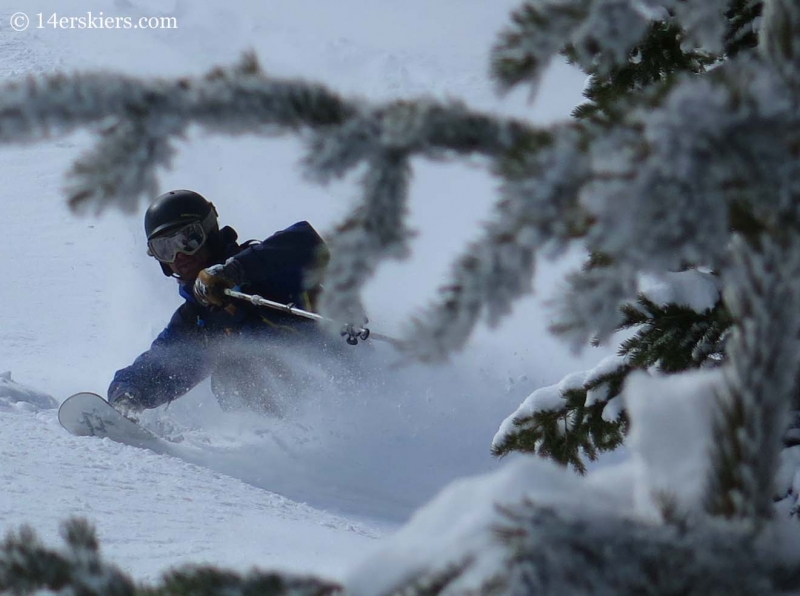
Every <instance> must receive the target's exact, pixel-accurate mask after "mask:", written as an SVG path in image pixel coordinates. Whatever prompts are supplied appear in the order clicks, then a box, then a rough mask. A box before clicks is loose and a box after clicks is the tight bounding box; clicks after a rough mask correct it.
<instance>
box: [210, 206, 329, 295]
mask: <svg viewBox="0 0 800 596" xmlns="http://www.w3.org/2000/svg"><path fill="white" fill-rule="evenodd" d="M329 258H330V255H329V253H328V249H327V246H326V245H325V242H324V241H323V240H322V238H321V237H320V236H319V234H317V232H316V230H315V229H314V228H313V227H311V225H310V224H309V223H308V222H305V221H301V222H298V223H296V224H294V225H293V226H291V227H289V228H286V229H285V230H282V231H280V232H278V233H276V234H273V235H272V236H270V237H269V238H267V239H266V240H264V241H263V242H260V243H258V244H254V245H253V246H250V247H249V248H247V249H245V250H243V251H242V252H240V253H239V254H238V255H236V256H234V257H232V258H231V259H229V260H228V262H227V263H226V264H225V265H224V267H226V268H230V269H232V270H234V271H235V275H234V278H236V280H237V281H238V282H239V283H237V284H236V285H240V286H242V287H244V288H245V289H246V288H248V286H249V287H251V288H257V289H265V290H267V291H270V290H271V291H274V292H277V293H279V294H286V295H291V296H294V297H295V298H296V299H299V297H300V296H301V295H302V293H303V292H305V291H306V290H310V289H312V288H314V287H315V286H317V285H318V284H319V281H320V277H321V273H322V270H323V269H324V268H325V266H326V265H327V263H328V260H329Z"/></svg>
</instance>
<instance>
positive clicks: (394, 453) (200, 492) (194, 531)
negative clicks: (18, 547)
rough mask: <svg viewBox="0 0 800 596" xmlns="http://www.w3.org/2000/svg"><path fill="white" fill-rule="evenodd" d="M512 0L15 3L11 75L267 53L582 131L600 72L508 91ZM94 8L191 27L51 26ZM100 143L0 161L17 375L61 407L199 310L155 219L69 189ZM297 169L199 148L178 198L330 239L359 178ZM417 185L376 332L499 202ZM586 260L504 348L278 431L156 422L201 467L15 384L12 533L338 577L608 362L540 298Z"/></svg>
mask: <svg viewBox="0 0 800 596" xmlns="http://www.w3.org/2000/svg"><path fill="white" fill-rule="evenodd" d="M515 5H516V2H515V1H511V0H496V1H494V2H490V3H489V2H473V1H470V2H466V3H465V2H463V0H462V1H461V2H456V1H455V0H437V1H436V2H422V1H421V0H409V1H407V2H404V3H398V2H395V1H388V0H373V1H372V2H370V3H364V2H360V1H355V0H339V1H338V2H335V3H331V2H322V1H321V0H315V1H311V0H293V1H292V2H275V1H270V2H264V1H255V0H241V1H239V2H236V3H223V4H220V3H217V2H210V1H204V2H193V3H190V2H188V1H184V0H174V1H168V2H157V1H155V0H150V1H148V0H130V1H128V0H115V1H113V2H112V1H103V0H57V1H56V0H24V1H23V0H18V1H17V2H16V3H15V0H3V2H2V3H0V52H2V60H0V80H2V81H6V80H12V79H14V78H18V77H24V76H27V75H28V74H31V73H33V74H36V73H48V72H53V71H56V70H65V71H75V70H89V69H113V70H116V71H120V72H124V73H128V74H133V75H144V76H177V75H186V74H192V75H196V74H202V73H204V72H205V71H207V70H208V69H210V68H211V67H213V66H215V65H219V64H231V63H233V62H235V61H236V60H237V59H238V58H239V57H240V55H241V53H242V52H243V51H245V50H248V49H253V50H254V51H255V52H256V54H257V56H258V58H259V60H260V62H261V64H262V66H263V68H264V70H265V71H266V72H267V73H269V74H272V75H275V76H281V77H300V78H306V79H311V80H316V81H320V82H323V83H325V84H327V85H328V86H330V87H331V88H332V89H334V90H337V91H340V92H342V93H345V94H348V95H353V96H361V97H366V98H369V99H372V100H385V99H389V98H395V97H416V96H420V95H431V96H434V97H436V98H438V99H446V98H463V99H465V100H466V101H467V102H468V103H469V105H470V106H471V107H473V108H476V109H481V110H486V111H492V112H498V113H503V114H509V115H516V116H520V117H524V118H527V119H531V120H533V121H539V122H547V121H552V120H554V119H559V118H566V117H568V115H569V112H570V110H571V109H572V107H573V106H574V105H576V104H577V103H578V102H579V101H580V100H581V96H580V91H581V89H582V86H583V82H584V77H583V75H582V74H581V73H579V72H577V71H574V70H572V69H570V68H568V67H567V66H565V65H561V64H559V65H556V66H554V67H553V69H552V70H551V72H550V74H549V76H548V78H547V81H546V83H545V85H544V87H543V92H542V94H541V95H540V96H538V97H537V98H536V100H535V101H534V102H531V101H530V98H529V97H527V96H526V94H525V93H514V94H512V95H511V96H509V97H506V98H503V99H500V98H498V97H497V96H496V95H495V93H494V92H493V89H492V87H491V84H490V82H489V80H488V77H487V76H486V73H487V71H488V63H487V55H488V50H489V47H490V45H491V43H492V42H493V40H494V36H495V35H496V33H497V31H498V30H499V29H500V28H501V27H502V26H503V25H504V24H505V23H506V22H507V19H508V13H509V11H510V9H511V8H513V7H514V6H515ZM17 11H25V12H26V13H27V15H28V16H29V17H30V18H31V21H32V24H31V27H30V28H29V29H28V30H26V31H24V32H17V31H14V30H13V29H12V28H11V27H10V26H9V17H10V16H11V15H12V14H13V13H15V12H17ZM88 11H92V12H93V13H94V14H95V15H97V14H99V13H100V12H101V11H102V12H103V13H104V15H105V16H132V17H134V18H138V17H140V16H161V15H170V16H174V17H175V18H176V19H177V23H178V29H177V30H172V29H170V30H166V29H164V30H97V29H94V30H76V29H73V30H54V29H53V28H51V27H46V28H44V29H37V28H36V24H37V20H38V17H37V16H36V15H37V14H38V13H42V15H43V18H44V20H45V21H46V20H47V18H48V17H49V16H50V15H52V14H53V13H55V14H57V15H58V16H85V15H86V13H87V12H88ZM88 140H89V137H88V135H87V136H84V135H74V136H71V137H67V138H61V139H56V140H54V141H53V142H51V143H47V144H39V145H35V146H16V147H3V148H0V173H1V174H2V176H3V185H2V195H3V198H2V200H1V201H0V218H1V220H2V221H3V223H4V225H3V233H2V234H0V266H1V267H2V272H3V281H2V282H0V304H2V305H3V314H2V318H0V373H2V372H3V371H10V372H11V373H12V377H13V380H14V381H17V382H19V383H22V384H24V385H26V386H29V387H34V388H36V389H39V390H41V391H44V392H47V393H49V394H51V395H53V396H55V398H56V400H57V401H58V402H60V401H62V400H63V399H64V398H66V397H67V396H68V395H70V394H72V393H74V392H77V391H82V390H84V391H96V392H98V393H101V394H105V389H106V387H107V385H108V383H109V381H110V379H111V377H112V375H113V373H114V371H115V370H116V369H118V368H120V367H122V366H125V365H127V364H128V363H130V361H131V360H132V359H133V358H134V357H135V356H136V355H137V354H139V353H140V352H141V351H142V350H144V349H146V348H147V346H148V345H149V343H150V341H152V339H153V337H154V336H155V335H156V334H157V333H158V332H159V331H160V330H161V329H162V328H163V326H164V324H165V323H166V321H167V320H168V318H169V316H170V315H171V313H172V311H173V310H174V309H175V308H176V306H177V305H178V304H179V303H180V299H179V297H178V296H177V292H176V287H175V284H174V283H173V282H172V281H170V280H167V279H166V278H164V277H163V276H162V275H161V273H160V270H159V268H158V267H157V265H156V264H155V263H154V262H153V261H152V259H150V258H148V257H147V256H146V254H145V244H144V239H143V234H142V229H141V215H142V212H143V210H142V211H140V213H139V214H137V215H136V216H134V217H126V216H123V215H122V214H119V213H116V212H108V213H104V214H102V215H101V216H100V217H99V218H94V217H84V218H76V217H75V216H74V215H72V214H71V213H69V211H68V209H67V208H66V206H65V203H64V200H63V196H62V194H61V186H62V182H63V175H64V172H65V171H66V169H67V168H68V166H69V165H70V163H71V162H72V161H73V160H74V159H75V158H76V157H77V156H78V155H79V154H80V153H81V152H82V151H83V150H84V149H85V148H86V147H87V146H88V144H87V141H88ZM299 156H300V151H299V145H298V144H297V142H296V141H294V140H291V139H274V140H263V139H253V138H248V137H242V138H234V139H228V138H221V137H215V136H208V135H205V134H201V133H198V132H195V133H194V134H192V135H190V136H189V138H187V139H186V140H185V142H184V143H183V144H182V145H181V146H180V153H179V156H178V159H177V160H176V163H175V167H174V168H173V169H172V170H171V171H169V172H165V173H164V174H163V175H162V177H161V187H162V190H167V189H170V188H191V189H193V190H197V191H199V192H201V193H202V194H204V195H205V196H206V197H207V198H209V199H210V200H212V201H213V202H214V203H215V204H216V205H217V208H218V210H219V213H220V218H221V222H222V223H223V224H227V225H232V226H233V227H235V228H236V229H237V230H238V232H239V235H240V238H242V239H248V238H264V237H266V236H267V235H269V234H271V233H273V232H274V231H276V230H279V229H282V228H284V227H286V226H288V225H290V224H292V223H294V222H295V221H298V220H301V219H307V220H309V221H310V222H311V223H312V224H313V225H314V226H315V227H316V228H317V229H318V230H319V231H320V232H321V233H322V234H323V235H324V234H325V231H326V230H328V229H330V228H331V227H332V226H333V225H334V224H335V223H336V221H337V219H338V218H339V217H340V216H341V215H342V214H343V213H344V211H345V208H346V207H347V205H348V204H349V201H350V199H351V198H352V197H354V196H355V188H354V181H353V180H352V179H348V180H345V181H344V182H342V183H339V184H336V185H332V186H329V187H326V188H322V187H319V186H315V185H311V184H309V183H307V182H305V181H304V180H302V178H301V177H300V175H299V173H298V168H297V167H296V161H297V160H298V158H299ZM414 167H415V170H414V181H413V186H412V192H411V200H412V209H413V212H412V225H413V226H414V228H415V229H416V231H417V233H418V236H417V238H416V240H415V241H414V243H413V245H412V248H413V251H414V252H413V255H412V257H411V259H409V260H408V261H406V262H403V263H390V264H388V265H386V266H384V267H383V268H382V269H381V270H380V272H379V274H378V276H377V277H376V278H375V280H374V282H373V283H371V284H370V286H369V287H368V289H367V296H366V298H367V307H368V310H369V312H370V317H371V322H372V329H373V330H375V331H379V332H383V333H387V334H392V333H396V332H397V330H398V329H399V327H400V325H401V324H402V322H403V320H404V319H405V318H406V317H407V316H409V315H410V314H412V313H413V312H414V311H415V309H417V308H419V307H421V306H423V305H424V304H425V303H426V300H428V299H429V298H430V297H431V296H432V295H433V292H434V290H435V288H436V286H437V284H438V283H439V281H440V280H441V279H442V277H443V274H444V272H445V271H446V269H447V266H448V264H449V262H450V260H451V258H452V257H453V256H454V255H455V254H456V252H457V251H458V250H459V249H460V248H462V247H463V245H464V244H465V243H466V242H467V241H468V240H470V239H471V238H473V237H474V236H476V235H477V226H478V224H479V222H480V221H481V219H482V218H484V217H485V216H486V214H487V212H488V209H489V206H490V204H491V200H492V198H493V196H494V182H493V181H492V179H491V178H490V177H489V176H488V174H487V172H486V169H485V167H484V165H483V164H482V163H479V162H475V163H472V164H470V165H469V166H466V165H463V164H449V163H433V164H432V163H427V162H422V161H416V162H415V163H414ZM578 261H579V255H573V257H572V258H571V259H567V263H566V264H565V263H562V264H560V265H557V266H556V265H548V264H543V266H542V268H541V270H540V273H539V275H538V277H537V289H538V292H537V295H536V297H535V298H531V299H530V300H527V301H525V302H522V303H520V304H519V305H518V306H517V308H516V310H515V312H514V314H513V316H511V317H509V318H508V319H507V320H506V321H505V322H504V324H503V326H502V327H501V328H500V329H499V330H496V331H494V332H491V331H489V330H485V329H482V330H481V331H480V332H479V333H478V334H477V336H476V337H475V338H474V340H473V342H472V344H471V346H470V348H469V349H468V350H467V351H466V352H465V353H464V354H462V355H460V356H458V357H456V358H454V359H453V361H452V363H451V364H450V365H448V366H446V367H442V368H437V369H429V368H424V367H418V366H411V367H407V368H403V369H399V370H397V369H389V368H387V372H386V374H385V376H384V377H383V378H382V380H381V382H380V383H376V384H373V385H372V386H370V387H365V388H362V389H360V390H358V391H355V392H337V391H331V392H330V393H324V394H314V395H308V396H306V398H305V399H304V401H303V403H300V404H297V407H296V408H295V411H294V412H293V413H292V415H291V416H290V417H289V418H288V419H286V420H284V421H281V422H276V421H272V420H266V419H262V418H258V417H254V416H248V415H245V414H238V415H223V414H222V413H221V412H220V411H219V409H218V408H217V406H216V404H215V402H214V399H213V397H212V396H211V395H210V392H209V390H208V388H207V387H205V386H200V387H199V388H198V389H197V390H195V391H194V392H193V393H191V394H190V395H188V396H186V397H185V398H183V399H181V400H179V401H178V402H176V403H174V404H173V405H172V406H171V407H170V408H169V409H168V410H166V411H163V409H159V410H157V411H155V412H150V413H148V415H147V419H146V423H148V424H150V425H151V426H154V427H158V428H159V429H160V430H161V431H163V432H164V433H166V434H168V435H171V436H173V437H176V438H177V437H182V438H183V442H182V443H181V446H182V449H183V450H184V451H183V453H184V457H183V459H175V458H169V457H164V456H157V455H154V454H151V453H149V452H144V451H140V450H136V449H133V448H128V447H124V446H121V445H117V444H114V443H111V442H108V441H100V440H96V439H85V438H76V437H72V436H70V435H68V434H67V433H66V432H65V431H63V429H61V428H60V426H59V425H58V422H57V420H56V415H55V409H53V408H52V407H47V404H42V403H40V404H38V405H36V404H31V403H27V402H17V401H16V398H12V397H11V395H12V394H14V395H17V393H16V385H14V384H13V383H12V382H11V381H9V380H8V379H2V382H0V457H2V459H3V465H2V467H1V468H0V477H1V478H2V482H3V486H4V490H3V491H2V492H0V532H3V533H4V532H5V531H6V530H8V529H10V528H12V527H16V526H17V525H19V524H21V523H30V524H32V525H33V526H34V527H35V528H36V529H37V530H38V531H39V532H40V533H41V534H42V536H43V537H44V539H45V540H46V541H48V542H56V541H57V528H58V522H59V521H60V520H63V519H65V518H66V517H68V516H70V515H81V516H85V517H87V518H88V519H89V520H90V521H91V522H93V523H94V524H96V526H97V528H98V532H99V535H100V539H101V542H102V545H103V548H104V552H105V553H106V555H107V556H108V557H109V558H110V559H111V560H113V561H115V562H117V563H118V564H120V565H121V566H122V567H123V568H124V569H125V570H127V571H130V572H132V573H133V574H134V577H135V578H137V579H142V580H151V579H155V578H156V577H157V576H158V575H159V574H160V573H161V572H162V571H164V570H165V569H166V568H168V567H169V566H171V565H174V564H177V563H181V562H188V561H191V562H213V563H219V564H224V565H226V566H231V567H234V568H237V569H247V568H249V567H251V566H253V565H257V566H259V567H262V568H275V567H280V568H286V569H293V570H303V571H308V570H311V571H315V572H318V573H321V574H324V575H326V576H329V577H333V578H341V577H343V576H344V575H345V574H346V573H347V570H348V569H349V568H351V567H352V566H353V565H354V564H356V563H357V562H358V561H359V560H360V559H362V558H363V557H366V556H367V555H368V554H369V553H370V552H372V551H373V550H374V549H376V548H378V547H379V545H380V544H381V541H382V538H384V537H385V536H387V535H388V534H391V533H392V532H394V530H395V529H397V528H398V527H399V525H400V524H401V523H402V522H404V521H405V520H406V519H408V517H409V515H410V514H411V512H412V511H413V510H414V509H415V508H417V507H418V506H420V505H422V504H423V503H425V502H426V501H427V500H429V499H430V498H431V497H432V496H433V495H434V494H436V493H437V492H438V491H439V490H440V489H441V488H442V487H444V486H445V485H446V484H448V483H449V482H450V481H451V480H453V479H456V478H459V477H462V476H465V475H470V474H476V473H482V472H487V471H493V470H496V469H498V468H500V467H501V464H500V463H499V462H497V461H496V460H494V459H493V458H492V457H491V456H490V455H489V447H490V443H491V440H492V437H493V436H494V434H495V432H496V431H497V429H498V427H499V425H500V423H501V422H502V421H503V419H504V418H506V417H507V416H508V415H509V414H510V413H511V412H513V411H514V410H515V409H516V408H517V406H519V404H520V402H521V401H522V399H523V398H524V397H525V396H526V395H528V394H529V393H530V392H531V391H532V390H534V389H536V388H538V387H541V386H544V385H550V384H552V383H555V382H557V381H558V380H559V379H561V378H562V377H563V376H564V375H565V374H566V373H568V372H570V371H572V370H582V369H587V368H591V367H592V366H593V365H594V364H595V363H596V362H597V361H598V360H600V359H601V358H602V356H603V355H604V354H603V353H600V352H599V351H597V350H596V351H589V352H587V353H585V354H583V356H582V357H581V358H580V359H578V358H576V357H574V356H572V355H570V354H568V352H567V350H566V348H565V347H564V346H563V345H561V344H560V343H559V342H558V341H557V340H555V339H554V338H552V337H550V336H548V335H547V333H546V331H545V329H546V327H547V324H548V319H547V311H546V309H545V308H544V307H543V302H544V301H545V300H546V298H548V297H549V296H551V295H552V293H553V291H554V290H555V289H556V286H557V280H558V279H559V277H560V274H561V273H563V270H564V269H565V267H566V266H567V265H575V264H576V263H577V262H578ZM357 349H361V348H357ZM365 349H366V348H365ZM386 356H387V355H385V354H378V355H376V356H375V359H376V360H382V359H384V358H385V357H386ZM12 389H13V391H12ZM4 391H5V392H4Z"/></svg>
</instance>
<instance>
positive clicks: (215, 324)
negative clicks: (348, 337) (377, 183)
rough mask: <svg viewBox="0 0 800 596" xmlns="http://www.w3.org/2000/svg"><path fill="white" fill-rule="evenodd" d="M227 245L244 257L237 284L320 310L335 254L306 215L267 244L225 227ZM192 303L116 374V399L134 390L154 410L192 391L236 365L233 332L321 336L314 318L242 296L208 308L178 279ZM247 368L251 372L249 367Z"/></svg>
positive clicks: (112, 393) (227, 251) (112, 389)
mask: <svg viewBox="0 0 800 596" xmlns="http://www.w3.org/2000/svg"><path fill="white" fill-rule="evenodd" d="M220 234H222V235H223V242H224V246H225V248H224V251H223V254H222V255H221V258H220V259H219V262H223V261H225V260H227V259H228V258H230V257H233V258H234V260H235V261H237V262H238V263H239V265H240V266H241V268H242V271H243V274H244V275H243V278H244V280H245V281H244V282H243V283H242V285H241V286H240V287H237V289H241V291H243V292H247V293H252V294H258V295H260V296H263V297H264V298H267V299H269V300H273V301H275V302H281V303H284V304H285V303H293V304H295V305H296V306H298V307H299V308H303V309H308V310H313V303H312V302H313V294H314V292H316V291H318V290H319V285H318V284H319V277H321V272H322V270H323V269H324V267H325V265H326V264H327V261H328V258H329V253H328V251H327V248H326V246H325V242H324V241H323V240H322V238H321V237H320V236H319V234H317V232H316V231H315V230H314V228H313V227H311V225H310V224H309V223H308V222H305V221H302V222H299V223H296V224H294V225H293V226H290V227H289V228H286V229H285V230H282V231H280V232H277V233H276V234H273V235H272V236H270V237H269V238H267V239H266V240H264V241H263V242H255V243H245V244H244V245H239V244H237V243H236V237H237V236H236V232H235V231H234V230H233V229H231V228H228V227H226V228H223V229H222V230H220ZM179 292H180V295H181V296H182V297H183V298H184V300H185V302H184V303H183V304H182V305H181V306H180V307H179V308H178V309H177V310H176V311H175V313H174V314H173V316H172V319H171V320H170V322H169V324H168V325H167V327H166V328H165V329H164V330H163V331H162V332H161V333H160V334H159V336H158V337H157V338H156V339H155V340H154V341H153V343H152V345H151V346H150V349H149V350H147V351H146V352H144V353H143V354H141V355H140V356H139V357H138V358H136V360H135V361H134V362H133V364H131V365H130V366H128V367H126V368H123V369H121V370H119V371H117V372H116V374H115V375H114V379H113V381H112V382H111V385H110V386H109V388H108V398H109V402H111V403H113V402H114V401H115V400H116V399H117V398H118V397H119V396H121V395H123V394H125V393H128V394H130V395H131V396H132V397H133V398H134V399H135V400H136V401H137V402H139V403H140V404H141V405H142V406H143V407H145V408H155V407H157V406H159V405H161V404H164V403H167V402H169V401H172V400H173V399H175V398H177V397H180V396H181V395H183V394H185V393H186V392H188V391H189V390H190V389H192V388H193V387H194V386H195V385H197V384H198V383H200V382H201V381H203V380H204V379H205V378H207V377H209V376H210V375H212V374H213V372H214V370H215V368H216V367H217V366H219V365H220V364H221V363H222V362H228V363H230V362H231V360H230V350H227V352H226V346H230V345H231V338H240V339H250V338H256V339H263V338H269V339H270V340H273V341H278V340H281V339H288V338H292V337H295V338H297V337H302V338H306V339H314V340H316V339H319V340H320V342H322V343H324V339H323V337H322V334H321V333H320V331H319V329H318V327H317V325H316V324H315V323H314V322H313V321H308V320H307V319H301V318H299V317H295V316H293V315H289V314H287V313H282V312H280V311H275V310H270V309H266V308H263V307H256V306H254V305H251V304H249V303H247V302H244V301H241V302H236V303H235V304H233V305H232V307H229V308H228V309H222V308H218V307H214V306H210V307H205V306H202V305H201V304H200V303H198V302H197V300H196V299H195V297H194V294H193V292H192V286H191V284H182V283H180V282H179ZM245 374H246V373H245Z"/></svg>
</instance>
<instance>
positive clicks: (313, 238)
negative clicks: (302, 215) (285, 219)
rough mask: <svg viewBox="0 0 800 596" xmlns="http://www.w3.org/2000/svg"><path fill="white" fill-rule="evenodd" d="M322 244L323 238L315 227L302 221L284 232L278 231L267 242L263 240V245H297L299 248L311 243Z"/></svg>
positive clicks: (283, 230)
mask: <svg viewBox="0 0 800 596" xmlns="http://www.w3.org/2000/svg"><path fill="white" fill-rule="evenodd" d="M322 242H323V240H322V238H321V237H320V235H319V233H317V231H316V230H315V229H314V227H313V226H312V225H311V224H310V223H308V222H307V221H305V220H302V221H298V222H296V223H293V224H292V225H290V226H288V227H286V228H284V229H282V230H278V231H277V232H275V233H273V234H272V235H270V236H268V237H267V238H266V239H265V240H262V241H261V244H267V245H270V244H275V245H279V244H286V245H291V244H297V245H298V246H301V245H302V246H305V245H307V244H309V243H311V244H319V243H322Z"/></svg>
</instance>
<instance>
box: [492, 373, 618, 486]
mask: <svg viewBox="0 0 800 596" xmlns="http://www.w3.org/2000/svg"><path fill="white" fill-rule="evenodd" d="M630 371H631V368H630V366H628V365H627V364H626V362H625V360H624V359H612V360H610V361H607V362H603V363H601V364H600V365H599V366H598V367H597V369H595V371H593V372H592V373H573V374H571V375H569V376H567V377H565V378H564V379H563V380H562V381H561V382H560V383H559V384H558V385H553V386H550V387H543V388H541V389H538V390H536V391H534V392H533V393H532V394H531V395H530V396H529V397H528V398H527V399H526V400H525V401H524V402H523V403H522V405H521V406H520V407H519V408H518V409H517V411H516V412H514V414H512V415H511V416H509V417H508V418H507V419H506V420H505V421H504V422H503V424H502V425H501V427H500V430H498V432H497V434H496V435H495V437H494V440H493V441H492V454H493V455H495V456H496V457H502V456H503V455H506V454H508V453H510V452H512V451H521V452H524V453H535V454H536V455H539V456H540V457H544V458H547V459H552V460H553V461H555V462H557V463H559V464H561V465H564V466H572V467H573V468H574V469H575V471H577V472H578V473H579V474H584V473H585V472H586V469H587V468H586V462H585V461H584V458H586V459H587V460H589V461H594V460H596V459H597V456H598V454H599V453H602V452H607V451H613V450H614V449H616V448H617V447H619V446H620V444H621V443H622V440H623V438H624V436H625V432H626V431H627V426H628V420H627V416H626V415H625V413H624V412H621V413H620V414H619V415H618V414H617V413H616V412H614V411H613V410H610V411H607V410H606V406H607V405H608V403H609V402H610V401H611V400H613V399H615V398H616V397H617V396H618V395H619V394H620V392H621V391H622V384H623V382H624V380H625V378H626V377H627V375H628V374H629V373H630Z"/></svg>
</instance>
